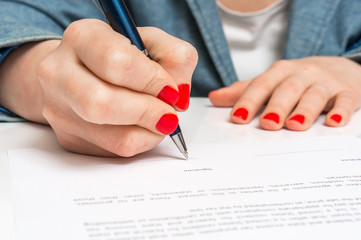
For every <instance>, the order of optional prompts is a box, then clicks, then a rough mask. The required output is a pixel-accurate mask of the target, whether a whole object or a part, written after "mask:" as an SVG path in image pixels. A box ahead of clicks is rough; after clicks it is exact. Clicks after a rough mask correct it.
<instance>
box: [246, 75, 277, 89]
mask: <svg viewBox="0 0 361 240" xmlns="http://www.w3.org/2000/svg"><path fill="white" fill-rule="evenodd" d="M250 86H251V87H252V88H255V89H258V90H263V92H271V91H272V90H273V88H274V86H273V84H272V82H271V79H269V78H267V77H264V76H262V75H261V76H258V77H256V78H254V79H253V80H252V82H251V83H250Z"/></svg>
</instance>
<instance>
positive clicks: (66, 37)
mask: <svg viewBox="0 0 361 240" xmlns="http://www.w3.org/2000/svg"><path fill="white" fill-rule="evenodd" d="M85 29H86V28H85ZM84 35H85V31H84V20H78V21H74V22H72V23H71V24H70V25H69V26H68V27H67V28H66V29H65V31H64V34H63V41H65V42H70V43H71V42H72V39H83V38H84Z"/></svg>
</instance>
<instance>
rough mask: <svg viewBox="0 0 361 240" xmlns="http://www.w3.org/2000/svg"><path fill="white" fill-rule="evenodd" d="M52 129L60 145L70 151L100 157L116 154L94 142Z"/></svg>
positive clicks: (114, 155)
mask: <svg viewBox="0 0 361 240" xmlns="http://www.w3.org/2000/svg"><path fill="white" fill-rule="evenodd" d="M54 131H55V133H56V136H57V139H58V142H59V143H60V145H61V146H62V147H63V148H65V149H66V150H68V151H70V152H74V153H79V154H87V155H92V156H101V157H116V156H117V155H116V154H115V153H112V152H109V151H106V150H104V149H103V148H100V147H99V146H96V145H95V144H92V143H90V142H88V141H86V140H84V139H82V138H79V137H76V136H73V135H70V134H64V133H60V132H59V131H57V130H55V129H54Z"/></svg>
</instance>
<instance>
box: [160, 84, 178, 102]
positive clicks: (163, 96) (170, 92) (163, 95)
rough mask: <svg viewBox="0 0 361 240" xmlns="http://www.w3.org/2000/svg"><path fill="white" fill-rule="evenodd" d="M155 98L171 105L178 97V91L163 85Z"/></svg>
mask: <svg viewBox="0 0 361 240" xmlns="http://www.w3.org/2000/svg"><path fill="white" fill-rule="evenodd" d="M157 98H159V99H160V100H162V101H163V102H165V103H168V104H169V105H171V106H173V105H174V104H175V103H176V102H177V101H178V99H179V93H178V91H177V90H175V89H174V88H172V87H170V86H165V87H164V88H163V89H162V90H161V91H160V92H159V93H158V96H157Z"/></svg>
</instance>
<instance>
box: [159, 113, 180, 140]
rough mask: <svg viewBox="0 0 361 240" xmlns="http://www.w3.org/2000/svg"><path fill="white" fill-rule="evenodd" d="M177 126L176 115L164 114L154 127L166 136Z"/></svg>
mask: <svg viewBox="0 0 361 240" xmlns="http://www.w3.org/2000/svg"><path fill="white" fill-rule="evenodd" d="M177 126H178V117H177V115H174V114H171V113H168V114H164V115H163V116H162V117H161V118H160V119H159V121H158V123H157V125H156V126H155V127H156V128H157V129H158V130H159V132H161V133H163V134H166V135H168V134H171V133H172V132H174V131H175V130H176V129H177Z"/></svg>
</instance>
